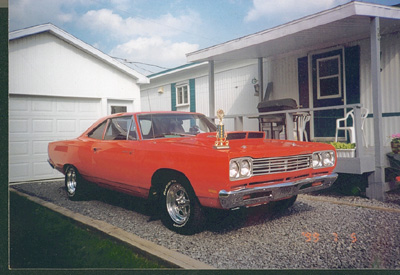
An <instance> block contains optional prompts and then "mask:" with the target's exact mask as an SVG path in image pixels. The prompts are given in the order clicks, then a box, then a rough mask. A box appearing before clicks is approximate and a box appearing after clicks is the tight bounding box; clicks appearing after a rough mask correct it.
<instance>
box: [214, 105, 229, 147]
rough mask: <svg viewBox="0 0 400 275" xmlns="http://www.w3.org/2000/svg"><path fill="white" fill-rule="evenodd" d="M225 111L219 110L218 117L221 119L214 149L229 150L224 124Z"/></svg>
mask: <svg viewBox="0 0 400 275" xmlns="http://www.w3.org/2000/svg"><path fill="white" fill-rule="evenodd" d="M224 115H225V114H224V111H223V110H221V109H219V110H218V111H217V117H218V119H219V123H218V125H217V136H216V137H217V140H216V141H215V145H214V149H229V141H227V140H226V136H227V135H226V133H225V127H224V124H223V123H222V120H223V118H224Z"/></svg>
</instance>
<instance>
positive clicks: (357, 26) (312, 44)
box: [187, 1, 400, 200]
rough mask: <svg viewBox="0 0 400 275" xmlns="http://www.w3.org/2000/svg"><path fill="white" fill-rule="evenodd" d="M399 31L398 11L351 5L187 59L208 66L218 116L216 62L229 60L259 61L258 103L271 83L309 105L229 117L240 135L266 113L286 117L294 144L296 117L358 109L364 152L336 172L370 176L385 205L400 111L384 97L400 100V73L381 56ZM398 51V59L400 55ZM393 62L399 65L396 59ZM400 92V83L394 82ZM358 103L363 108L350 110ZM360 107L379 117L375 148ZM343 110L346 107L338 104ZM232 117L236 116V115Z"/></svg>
mask: <svg viewBox="0 0 400 275" xmlns="http://www.w3.org/2000/svg"><path fill="white" fill-rule="evenodd" d="M399 27H400V9H399V8H398V7H390V6H382V5H376V4H370V3H362V2H357V1H352V2H349V3H347V4H345V5H341V6H338V7H336V8H333V9H330V10H326V11H324V12H320V13H317V14H314V15H310V16H307V17H304V18H301V19H298V20H295V21H293V22H289V23H287V24H284V25H281V26H277V27H274V28H271V29H268V30H265V31H261V32H258V33H255V34H252V35H248V36H246V37H242V38H239V39H236V40H232V41H228V42H225V43H222V44H219V45H216V46H213V47H210V48H206V49H203V50H200V51H197V52H193V53H189V54H188V55H187V59H188V61H189V62H202V61H208V65H209V67H208V84H209V85H208V100H209V104H208V107H209V115H211V116H212V115H213V114H215V111H216V109H217V108H216V96H217V95H218V94H217V92H219V93H220V92H221V91H218V89H215V64H217V63H218V62H223V61H225V60H238V59H257V60H258V65H257V71H258V72H257V74H256V75H257V77H256V80H258V83H257V84H258V85H259V91H260V92H259V102H262V101H264V98H263V92H264V90H265V88H266V87H265V85H264V83H269V82H273V83H277V84H278V85H277V90H279V91H280V93H279V94H276V95H275V96H274V97H273V98H274V99H279V98H283V97H287V95H289V97H291V98H297V99H298V100H299V105H303V106H304V107H305V108H304V109H303V108H301V109H295V110H285V111H275V112H268V113H258V114H244V115H233V116H231V117H230V116H227V117H226V118H227V119H228V118H229V119H233V120H234V125H235V127H234V129H236V130H241V129H243V128H244V127H243V123H244V122H245V121H246V120H251V119H258V117H259V116H260V115H277V114H281V115H282V114H283V115H284V117H285V121H286V125H285V131H286V138H287V139H289V140H290V139H294V134H293V127H294V126H293V117H294V116H295V115H296V113H297V112H299V111H301V112H309V113H310V115H311V116H315V113H316V112H324V111H326V110H334V109H340V108H342V109H345V110H347V109H348V108H353V109H354V115H355V119H354V126H355V141H356V142H355V143H356V146H357V149H356V152H355V157H354V158H349V159H345V158H339V159H338V166H337V172H340V173H352V174H363V173H368V175H369V177H368V188H367V196H368V197H369V198H374V199H378V200H384V199H385V192H386V191H387V190H388V189H390V188H389V185H388V184H387V183H386V182H385V167H386V166H387V156H386V153H388V151H386V150H388V149H387V148H386V147H385V146H384V143H385V142H384V139H385V135H387V134H386V133H387V132H389V131H395V132H397V130H396V129H397V128H398V126H397V125H398V123H397V122H396V121H397V117H398V114H399V113H398V112H397V110H398V107H397V106H393V107H389V106H391V105H392V102H394V100H392V99H391V100H390V101H391V102H387V104H386V105H385V106H383V102H384V99H385V98H396V96H397V95H398V93H397V91H398V89H397V88H393V89H391V88H387V87H386V85H393V83H395V80H393V79H394V78H395V77H391V76H392V75H396V72H397V69H396V68H397V67H391V66H383V65H384V62H383V61H384V59H383V56H385V55H388V54H389V51H388V50H384V51H382V50H381V42H382V41H383V40H384V37H386V36H391V35H392V34H397V33H398V31H399ZM344 30H345V31H344ZM360 45H361V46H360ZM382 45H385V44H382ZM354 46H356V48H354ZM357 46H359V47H360V48H361V51H362V53H361V54H359V52H358V50H356V49H357ZM395 52H396V53H398V50H396V51H395ZM290 57H292V58H296V59H297V62H296V61H295V62H296V63H297V64H296V63H294V62H293V63H291V66H290V65H288V66H287V67H288V68H289V69H290V70H286V71H280V70H279V69H280V67H279V66H278V67H277V68H278V70H275V67H273V65H270V64H271V63H273V62H274V61H276V60H284V59H285V58H290ZM352 57H354V59H353V58H352ZM390 59H391V60H396V59H395V58H394V57H392V56H391V57H390ZM265 62H269V63H268V64H269V66H267V67H265ZM332 64H337V65H334V66H335V69H332V68H333V66H332V68H330V69H323V68H324V66H325V65H326V66H327V67H328V65H329V66H330V65H332ZM296 65H297V67H296ZM285 68H286V67H285ZM265 69H267V70H265ZM319 70H320V71H319ZM271 72H272V73H271ZM328 72H329V73H328ZM319 73H320V74H319ZM361 73H362V74H361ZM384 76H386V78H383V77H384ZM381 78H382V80H383V81H382V80H381ZM296 82H297V83H296ZM287 83H290V85H289V84H287ZM274 85H275V84H274ZM332 87H333V88H334V89H331V88H332ZM394 87H398V85H396V84H395V86H394ZM216 90H217V91H216ZM288 91H291V92H288ZM266 99H267V100H268V99H269V98H268V97H267V98H266ZM325 99H333V100H334V102H333V101H329V104H326V100H325ZM301 101H302V102H301ZM222 103H223V102H222ZM353 103H356V105H350V104H353ZM360 103H362V104H363V105H364V106H366V107H367V108H369V110H370V113H372V114H373V116H372V117H373V118H372V119H371V120H370V122H371V123H370V125H369V126H370V128H369V129H370V130H369V131H370V132H369V133H370V135H373V143H371V145H372V147H368V148H364V146H363V142H362V131H361V124H360V121H361V120H360V119H361V116H360V113H361V104H360ZM219 104H220V105H221V102H219ZM340 104H341V105H342V106H338V105H340ZM357 104H359V105H357ZM326 106H329V107H326ZM384 111H386V114H385V115H394V116H396V120H393V121H395V124H393V125H388V123H386V121H384V119H383V114H384ZM227 112H228V113H231V112H229V110H228V111H227ZM232 113H233V112H232ZM321 121H322V120H321ZM330 121H332V120H330ZM396 123H397V124H396ZM323 124H324V123H323V122H322V123H321V125H320V126H324V125H323ZM389 127H391V128H390V129H389ZM253 128H254V127H253ZM317 129H318V128H317ZM314 130H315V129H314ZM385 131H386V132H385ZM317 136H318V135H317Z"/></svg>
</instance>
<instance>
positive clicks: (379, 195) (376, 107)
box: [366, 17, 385, 201]
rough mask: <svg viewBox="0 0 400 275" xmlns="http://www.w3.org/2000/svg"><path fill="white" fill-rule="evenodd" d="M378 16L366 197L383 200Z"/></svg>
mask: <svg viewBox="0 0 400 275" xmlns="http://www.w3.org/2000/svg"><path fill="white" fill-rule="evenodd" d="M380 52H381V45H380V30H379V17H374V18H372V19H371V88H372V101H373V114H374V146H375V172H374V173H373V174H372V175H370V176H369V178H368V188H367V190H366V191H367V197H369V198H371V199H377V200H381V201H382V200H384V199H385V192H384V185H385V167H384V164H385V159H384V158H385V156H384V154H383V152H384V151H383V139H382V133H383V132H382V93H381V60H380Z"/></svg>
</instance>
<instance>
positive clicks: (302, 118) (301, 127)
mask: <svg viewBox="0 0 400 275" xmlns="http://www.w3.org/2000/svg"><path fill="white" fill-rule="evenodd" d="M296 119H297V121H296V124H295V125H296V129H295V133H296V135H297V133H298V137H297V140H299V141H303V140H304V139H303V136H304V138H305V140H306V141H308V136H307V132H306V125H307V122H309V121H310V119H311V116H310V114H309V113H299V115H298V116H297V118H296Z"/></svg>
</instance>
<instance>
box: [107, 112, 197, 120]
mask: <svg viewBox="0 0 400 275" xmlns="http://www.w3.org/2000/svg"><path fill="white" fill-rule="evenodd" d="M150 114H196V115H202V114H200V113H196V112H182V111H152V112H149V111H147V112H125V113H116V114H112V115H108V116H106V117H104V119H105V118H113V117H119V116H132V115H150Z"/></svg>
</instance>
